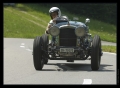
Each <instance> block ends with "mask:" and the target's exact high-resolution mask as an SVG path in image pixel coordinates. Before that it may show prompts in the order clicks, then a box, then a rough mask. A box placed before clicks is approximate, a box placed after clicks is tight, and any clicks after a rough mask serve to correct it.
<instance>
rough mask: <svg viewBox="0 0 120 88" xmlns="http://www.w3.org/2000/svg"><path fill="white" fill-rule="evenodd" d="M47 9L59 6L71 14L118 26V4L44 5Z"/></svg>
mask: <svg viewBox="0 0 120 88" xmlns="http://www.w3.org/2000/svg"><path fill="white" fill-rule="evenodd" d="M40 5H44V6H47V7H53V6H58V7H59V8H65V9H66V10H67V11H68V12H70V13H75V14H78V15H80V16H87V17H89V18H93V19H96V20H100V21H103V22H107V23H111V24H114V25H116V21H117V4H116V3H42V4H40Z"/></svg>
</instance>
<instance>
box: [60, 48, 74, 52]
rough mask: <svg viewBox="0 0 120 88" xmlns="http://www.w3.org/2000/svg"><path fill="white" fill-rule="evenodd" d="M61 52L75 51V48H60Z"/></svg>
mask: <svg viewBox="0 0 120 88" xmlns="http://www.w3.org/2000/svg"><path fill="white" fill-rule="evenodd" d="M60 52H74V48H60Z"/></svg>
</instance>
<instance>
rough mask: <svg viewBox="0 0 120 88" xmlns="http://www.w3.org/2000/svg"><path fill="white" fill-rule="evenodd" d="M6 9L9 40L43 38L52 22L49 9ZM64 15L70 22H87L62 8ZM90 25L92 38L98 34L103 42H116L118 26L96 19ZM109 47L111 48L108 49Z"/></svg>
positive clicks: (22, 6)
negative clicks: (73, 19) (76, 20)
mask: <svg viewBox="0 0 120 88" xmlns="http://www.w3.org/2000/svg"><path fill="white" fill-rule="evenodd" d="M3 9H4V37H7V38H10V37H11V38H32V39H33V38H35V37H36V36H41V35H42V34H43V33H44V31H45V29H46V26H47V24H48V22H49V21H50V16H49V13H48V11H49V8H48V7H45V6H42V5H41V6H40V5H35V4H16V6H14V7H10V6H6V7H4V8H3ZM61 11H62V14H64V15H67V16H68V17H69V19H70V20H72V18H73V17H78V18H79V20H78V21H81V22H85V19H86V18H87V17H83V16H78V15H76V14H72V13H68V12H67V10H66V9H64V8H61ZM90 20H91V22H90V23H89V24H88V25H89V28H90V30H89V31H90V33H91V34H92V36H94V35H95V34H98V35H99V36H100V37H101V40H102V41H109V42H116V26H115V25H111V24H108V23H105V22H101V21H98V20H95V19H91V18H90ZM107 47H109V48H107ZM102 48H103V50H104V51H110V52H115V51H116V47H115V46H103V47H102Z"/></svg>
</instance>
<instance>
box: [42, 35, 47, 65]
mask: <svg viewBox="0 0 120 88" xmlns="http://www.w3.org/2000/svg"><path fill="white" fill-rule="evenodd" d="M42 39H43V49H44V64H47V63H48V53H47V52H48V43H49V40H48V35H47V34H44V35H42Z"/></svg>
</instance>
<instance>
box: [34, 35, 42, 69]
mask: <svg viewBox="0 0 120 88" xmlns="http://www.w3.org/2000/svg"><path fill="white" fill-rule="evenodd" d="M42 46H43V41H42V37H40V36H37V37H36V38H35V39H34V42H33V62H34V67H35V69H36V70H42V68H43V65H44V60H43V58H44V57H43V50H42Z"/></svg>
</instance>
